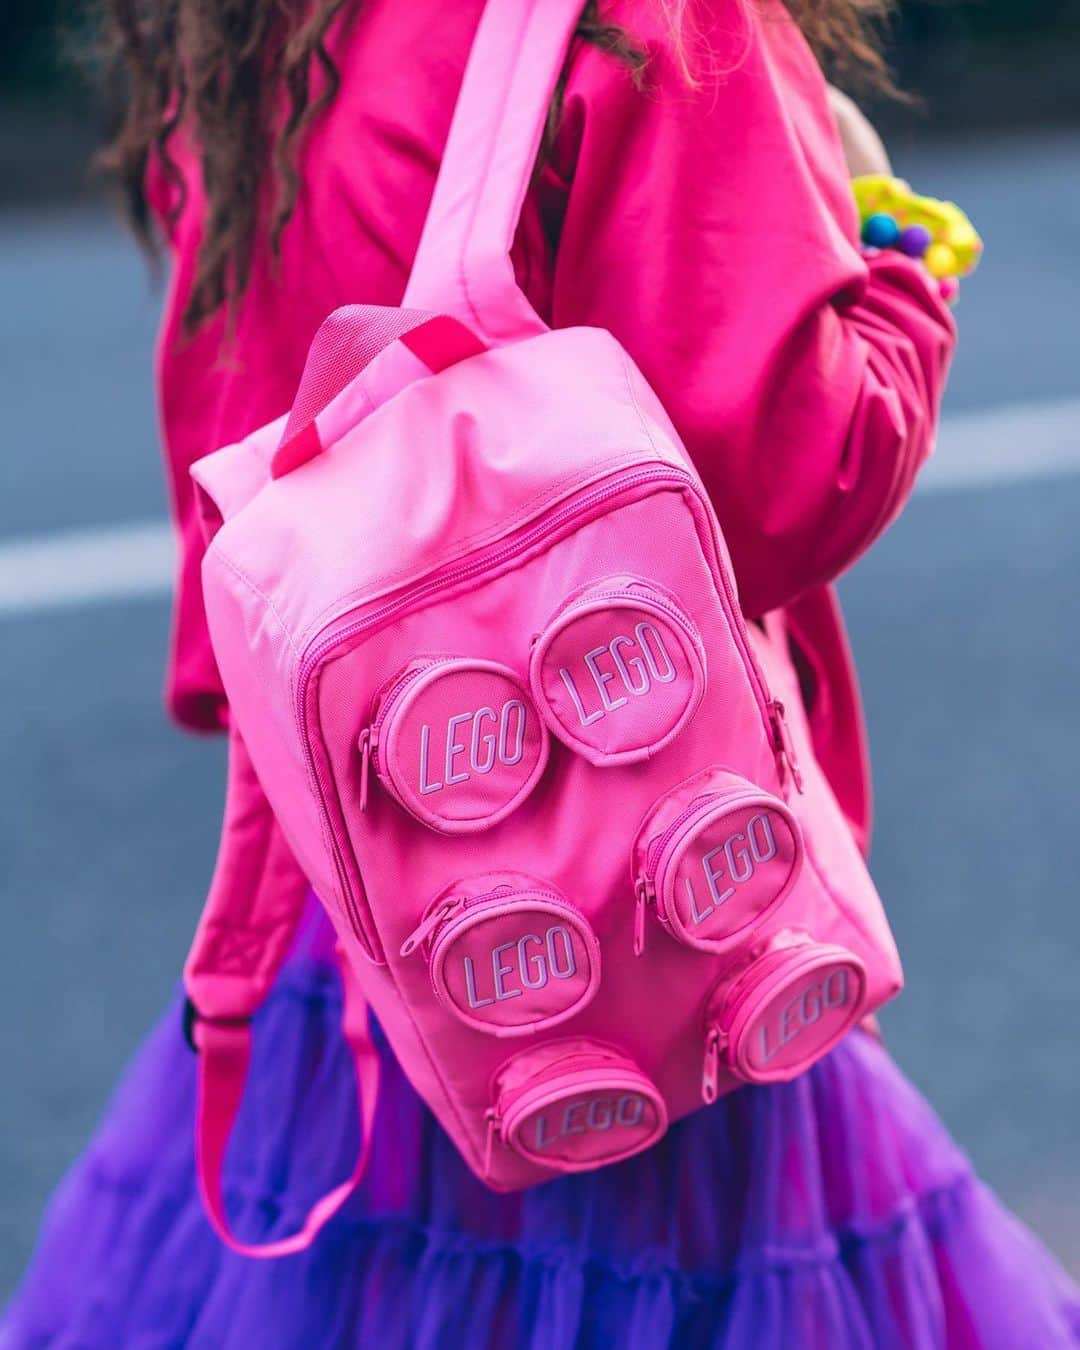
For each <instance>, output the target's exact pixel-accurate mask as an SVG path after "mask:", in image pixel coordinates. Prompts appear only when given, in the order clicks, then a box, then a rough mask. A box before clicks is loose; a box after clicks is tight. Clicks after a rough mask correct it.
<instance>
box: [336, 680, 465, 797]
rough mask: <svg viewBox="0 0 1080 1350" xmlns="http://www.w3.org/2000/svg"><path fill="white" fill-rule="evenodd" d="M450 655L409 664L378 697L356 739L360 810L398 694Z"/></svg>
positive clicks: (366, 795)
mask: <svg viewBox="0 0 1080 1350" xmlns="http://www.w3.org/2000/svg"><path fill="white" fill-rule="evenodd" d="M452 659H453V658H451V657H446V656H436V657H433V658H432V659H431V660H430V661H424V662H423V663H422V664H420V665H416V666H410V668H409V669H408V670H406V671H404V672H403V673H402V674H401V675H400V676H399V678H398V679H396V680H394V682H393V683H392V684H391V686H390V688H389V689H388V690H387V691H386V693H385V694H382V695H381V696H380V697H379V698H378V712H377V713H376V715H375V717H374V719H373V721H372V722H371V723H370V724H369V725H368V726H366V727H365V728H364V729H363V731H361V733H360V736H359V738H358V740H357V746H358V747H359V750H360V810H361V811H366V810H367V804H368V783H369V779H370V774H371V771H372V769H374V770H375V772H376V774H377V773H378V772H379V740H380V732H381V731H382V728H383V724H384V723H385V722H386V719H387V718H388V717H389V716H390V713H391V711H392V710H393V707H394V704H395V703H396V702H397V699H398V695H399V694H401V693H403V692H404V691H405V690H406V689H408V687H409V686H410V685H411V684H412V683H413V681H414V680H416V679H417V678H418V677H419V676H421V675H422V674H423V673H424V672H425V671H426V670H430V669H431V667H432V666H439V665H444V664H445V663H446V662H447V661H450V660H452Z"/></svg>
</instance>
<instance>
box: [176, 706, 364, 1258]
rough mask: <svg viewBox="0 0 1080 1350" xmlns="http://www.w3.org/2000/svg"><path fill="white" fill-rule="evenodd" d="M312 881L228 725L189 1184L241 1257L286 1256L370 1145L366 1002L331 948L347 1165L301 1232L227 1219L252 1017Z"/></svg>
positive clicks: (204, 948)
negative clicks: (194, 1183) (267, 1230)
mask: <svg viewBox="0 0 1080 1350" xmlns="http://www.w3.org/2000/svg"><path fill="white" fill-rule="evenodd" d="M309 890H310V887H309V885H308V881H307V878H306V877H305V876H304V874H303V872H302V871H301V869H300V867H299V865H298V864H297V862H296V859H295V858H294V856H293V853H292V850H291V849H290V848H289V845H288V842H287V841H286V839H285V836H284V835H283V834H282V832H281V828H280V826H279V825H278V823H277V820H276V818H275V816H274V812H273V809H272V808H271V806H270V803H269V802H268V801H267V799H266V795H265V793H264V792H263V790H262V787H261V785H260V784H259V780H258V776H257V775H256V772H255V767H254V765H253V764H252V762H251V758H250V756H249V755H248V753H247V747H246V746H245V745H244V742H243V739H242V737H241V736H240V733H239V732H238V731H237V730H236V728H235V726H233V727H232V728H231V729H230V733H229V782H228V789H227V792H226V798H225V818H224V822H223V825H222V835H221V846H220V849H219V852H218V860H217V866H216V867H215V869H214V878H213V881H212V883H211V886H210V894H209V897H208V899H207V903H206V908H205V910H204V911H203V917H202V919H201V921H200V923H199V927H198V930H197V932H196V934H195V940H194V942H193V944H192V948H191V952H190V954H189V956H188V959H187V962H186V964H185V967H184V984H185V987H186V989H187V993H188V1000H189V1009H190V1011H191V1012H192V1013H193V1026H192V1042H193V1044H194V1046H195V1048H196V1050H197V1051H198V1057H199V1066H198V1099H197V1106H196V1137H195V1155H196V1166H197V1170H198V1176H199V1189H200V1191H201V1193H202V1197H203V1202H204V1204H205V1206H206V1210H207V1213H208V1215H209V1217H210V1222H211V1223H212V1225H213V1227H214V1229H215V1231H216V1232H217V1234H218V1236H219V1237H220V1238H221V1240H222V1241H223V1242H224V1243H225V1244H226V1245H227V1246H229V1247H231V1248H232V1250H233V1251H236V1252H240V1253H242V1254H243V1255H245V1256H258V1257H271V1256H284V1255H287V1254H288V1253H290V1252H298V1251H303V1250H304V1248H306V1247H308V1246H310V1244H311V1242H312V1241H313V1240H314V1238H315V1235H316V1234H317V1233H318V1231H319V1229H320V1228H322V1226H323V1224H325V1223H326V1222H327V1220H328V1219H329V1218H330V1217H331V1216H332V1215H333V1214H335V1213H336V1212H337V1211H338V1210H339V1209H340V1208H341V1206H342V1205H343V1204H344V1203H345V1201H346V1200H347V1199H348V1197H349V1196H350V1195H351V1194H352V1193H353V1191H354V1190H355V1189H356V1187H357V1186H358V1185H359V1184H360V1182H361V1180H362V1179H363V1176H364V1170H365V1168H366V1167H367V1162H368V1155H369V1152H370V1149H371V1136H372V1127H373V1124H374V1120H375V1108H376V1104H377V1100H378V1091H379V1060H378V1053H377V1051H376V1049H375V1046H374V1044H373V1043H372V1040H371V1036H370V1031H369V1028H368V1011H367V1004H366V1003H365V1001H364V998H363V996H362V994H361V992H360V989H359V985H358V983H357V980H356V977H355V975H353V973H352V971H351V969H350V968H349V966H348V963H347V961H346V959H345V957H344V956H343V955H342V954H341V953H339V967H340V969H341V977H342V981H343V983H344V994H345V997H344V1014H343V1029H344V1034H345V1040H346V1043H347V1044H348V1046H349V1050H350V1052H351V1054H352V1057H353V1062H354V1064H355V1066H356V1077H357V1086H358V1090H359V1096H360V1106H359V1119H360V1145H359V1150H358V1156H357V1160H356V1165H355V1167H354V1168H353V1171H352V1174H351V1175H350V1176H349V1177H348V1178H347V1179H346V1180H344V1181H342V1182H341V1183H340V1184H339V1185H338V1186H335V1187H334V1189H333V1190H332V1191H330V1192H329V1193H328V1194H327V1195H324V1196H323V1197H322V1199H321V1200H319V1201H318V1202H317V1203H316V1204H315V1205H313V1206H312V1208H311V1211H310V1213H309V1214H308V1216H307V1218H306V1220H305V1222H304V1224H303V1226H302V1227H301V1228H300V1230H299V1231H298V1232H296V1233H294V1234H293V1235H292V1236H290V1237H287V1238H281V1239H279V1240H277V1241H274V1242H269V1243H266V1244H265V1245H256V1244H250V1243H244V1242H241V1241H240V1240H239V1239H238V1238H236V1237H235V1236H234V1235H233V1234H232V1232H231V1231H230V1228H229V1222H228V1218H227V1217H226V1214H225V1205H224V1198H223V1195H222V1183H221V1178H222V1166H223V1164H224V1161H225V1151H226V1148H227V1146H228V1142H229V1136H230V1134H231V1132H232V1127H233V1122H234V1120H235V1119H236V1114H237V1112H238V1110H239V1109H240V1101H241V1098H242V1097H243V1094H244V1084H245V1082H246V1080H247V1073H248V1065H249V1063H250V1061H251V1048H252V1032H251V1019H252V1017H253V1016H254V1014H255V1013H256V1012H257V1011H258V1009H259V1007H260V1006H261V1005H262V1003H263V1002H264V1000H265V999H266V996H267V994H268V993H269V992H270V989H271V987H272V986H273V983H274V980H275V979H276V977H277V974H278V971H279V970H280V968H281V965H282V963H283V962H284V960H285V957H286V955H287V953H288V950H289V948H290V946H291V944H292V940H293V937H294V935H295V932H296V927H297V924H298V923H299V920H300V916H301V915H302V914H303V911H304V907H305V905H306V903H307V896H308V892H309Z"/></svg>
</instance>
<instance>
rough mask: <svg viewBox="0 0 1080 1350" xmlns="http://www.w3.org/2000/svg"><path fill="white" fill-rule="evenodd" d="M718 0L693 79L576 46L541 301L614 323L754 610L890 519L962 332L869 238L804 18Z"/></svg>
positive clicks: (824, 575)
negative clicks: (708, 499)
mask: <svg viewBox="0 0 1080 1350" xmlns="http://www.w3.org/2000/svg"><path fill="white" fill-rule="evenodd" d="M691 8H695V7H691ZM696 8H697V9H699V10H700V9H701V8H702V6H701V5H698V6H696ZM713 9H714V10H715V12H716V14H717V15H719V16H720V17H719V19H717V18H716V17H713V18H711V19H710V20H709V22H710V23H711V24H712V27H711V29H710V28H707V27H705V26H704V22H703V24H702V30H703V31H711V32H712V33H713V34H714V35H715V34H716V33H718V32H722V33H726V34H727V38H726V49H725V50H722V51H718V52H717V53H716V54H715V56H716V63H717V64H718V65H720V66H722V67H725V68H728V67H733V68H732V69H730V72H729V73H728V74H726V75H717V76H716V77H715V78H713V79H708V80H707V82H706V87H704V88H702V89H700V90H699V91H697V92H691V91H689V90H687V88H686V87H685V85H684V84H683V82H682V81H681V77H680V76H679V74H678V73H677V71H676V69H675V66H674V62H673V60H672V59H671V58H670V55H665V53H664V52H663V51H661V52H660V53H659V54H658V55H657V56H656V58H655V59H654V60H653V62H652V64H651V66H650V73H651V77H652V79H653V81H654V83H656V84H657V85H658V88H657V89H655V90H654V91H653V92H651V93H645V94H642V93H639V92H638V91H637V90H635V89H634V87H633V85H632V83H631V81H630V80H629V78H628V77H627V76H626V75H625V74H624V73H623V72H622V71H621V70H620V69H619V68H618V67H617V65H616V64H615V63H614V62H613V61H612V60H611V59H610V58H606V57H604V56H603V54H601V53H596V52H591V51H590V52H586V53H583V54H582V55H581V56H580V57H579V59H578V61H577V63H576V66H575V69H574V71H573V73H572V75H571V79H570V82H569V86H568V96H567V102H566V114H565V119H564V123H563V133H562V138H561V144H562V145H563V147H564V156H565V157H564V160H563V162H562V163H561V164H560V159H559V146H557V147H556V155H555V158H554V161H553V167H554V169H555V170H556V171H557V172H561V173H562V174H563V175H564V176H565V178H566V179H567V180H568V181H570V183H571V186H570V188H569V195H568V198H567V202H566V213H565V217H564V220H563V222H562V229H561V235H560V241H559V246H558V252H557V258H556V269H555V290H554V296H553V318H554V322H555V323H556V324H557V325H559V326H564V325H568V324H573V323H586V324H588V323H592V324H597V325H600V326H603V327H607V328H610V329H611V330H612V331H613V332H614V333H615V334H616V336H618V337H619V338H620V339H621V340H622V341H623V343H624V344H625V346H626V347H627V349H628V350H629V351H630V353H631V355H632V356H634V358H635V359H636V360H637V361H638V363H639V364H640V365H641V367H642V368H643V370H644V372H645V374H646V376H647V377H648V378H649V379H650V380H651V382H652V383H653V385H654V387H655V388H656V390H657V392H658V394H659V395H660V397H661V399H662V400H663V401H664V403H665V405H666V406H667V409H668V411H669V413H670V414H671V416H672V419H673V420H674V422H675V424H676V426H677V427H678V429H679V431H680V432H681V433H682V435H683V437H684V438H685V440H686V443H687V445H688V448H689V449H690V451H691V453H692V455H693V456H694V459H695V461H696V462H697V464H698V466H699V469H700V470H701V472H702V475H703V477H704V479H705V482H706V484H707V486H708V488H709V490H710V492H711V494H712V497H713V499H714V502H715V504H716V508H717V511H718V514H719V516H720V520H721V523H722V525H723V527H724V531H725V534H726V537H727V541H728V544H729V547H730V548H731V552H732V555H733V559H734V563H735V569H736V573H737V576H738V578H739V585H740V592H741V595H742V599H743V604H744V607H745V608H746V610H747V612H748V613H749V614H751V615H755V614H759V613H762V612H764V611H766V610H768V609H772V608H775V607H777V606H779V605H783V604H785V603H786V602H788V601H790V600H792V599H794V598H795V597H796V596H797V595H798V594H799V593H800V592H802V591H805V590H807V589H808V588H810V587H812V586H814V585H815V584H818V583H821V582H827V581H831V580H832V579H834V578H835V577H836V576H837V575H838V574H839V573H840V572H842V571H843V570H844V569H845V568H847V567H848V566H849V565H850V564H851V563H852V562H853V561H854V560H855V559H856V558H857V557H858V556H859V555H860V554H861V553H862V552H863V550H864V549H866V548H867V547H868V546H869V545H870V544H871V543H872V542H873V540H874V539H875V538H876V537H877V536H878V535H879V534H880V532H881V531H882V530H883V529H884V528H885V527H886V526H887V525H888V524H889V523H890V521H891V520H892V519H894V517H895V516H896V514H897V512H898V511H899V510H900V508H901V507H902V505H903V504H904V502H905V500H906V497H907V494H908V492H909V491H910V488H911V486H912V484H913V482H914V479H915V476H916V473H917V471H918V469H919V468H920V466H921V465H922V463H923V462H924V460H925V459H926V457H927V456H928V454H929V453H930V450H931V448H932V445H933V440H934V435H935V431H936V423H937V415H938V405H939V400H940V397H941V393H942V388H943V385H944V381H945V375H946V371H947V367H948V363H949V359H950V356H951V353H952V349H953V344H954V338H955V332H954V327H953V322H952V319H951V317H950V314H949V311H948V308H947V306H946V305H945V304H944V303H943V302H942V301H941V299H940V296H939V294H938V287H937V283H936V282H933V281H932V280H931V279H930V278H929V277H928V276H927V275H926V273H925V271H924V269H923V268H922V266H921V265H920V264H918V263H916V262H914V261H912V260H911V259H909V258H906V257H903V256H901V255H900V254H897V253H891V252H890V253H882V254H879V255H878V256H876V257H873V258H870V259H868V260H864V259H863V258H862V257H860V255H859V251H858V244H857V241H858V219H857V214H856V211H855V207H854V202H853V199H852V192H851V185H850V180H849V177H848V171H847V167H846V165H845V163H844V158H843V153H842V150H841V148H840V144H839V140H838V137H837V134H836V128H835V125H834V123H833V121H832V117H831V114H830V111H829V107H828V98H827V92H826V85H825V82H824V80H823V78H822V76H821V74H820V72H819V71H818V69H817V66H816V64H815V63H814V62H813V58H812V57H811V56H810V53H809V51H808V50H807V48H806V46H805V44H804V42H803V40H802V38H801V36H800V35H799V33H798V32H797V30H796V29H795V28H794V26H793V25H792V24H791V22H790V21H789V20H788V19H787V18H786V17H785V16H784V15H783V13H781V12H780V10H779V7H777V8H776V11H775V12H774V11H773V8H772V7H771V6H761V5H758V6H740V5H736V4H735V3H733V2H732V3H729V4H718V5H715V6H713ZM763 9H764V10H765V11H766V12H765V13H764V14H762V11H763ZM642 13H643V10H642V8H641V7H640V6H637V5H635V6H634V9H633V13H629V12H628V13H627V14H626V16H625V18H624V21H625V22H626V23H627V24H628V25H632V24H633V23H634V22H636V21H639V20H640V19H641V16H642ZM736 16H746V17H736ZM721 20H722V24H721ZM691 23H693V15H691ZM746 24H751V25H752V26H753V27H752V33H751V41H750V44H749V47H748V49H746V50H745V51H744V50H743V45H742V43H741V41H740V37H739V33H740V31H741V32H742V33H745V25H746ZM568 147H572V150H571V149H568ZM571 155H572V156H573V157H574V162H572V163H567V162H566V158H568V157H570V156H571Z"/></svg>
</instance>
